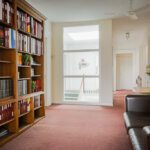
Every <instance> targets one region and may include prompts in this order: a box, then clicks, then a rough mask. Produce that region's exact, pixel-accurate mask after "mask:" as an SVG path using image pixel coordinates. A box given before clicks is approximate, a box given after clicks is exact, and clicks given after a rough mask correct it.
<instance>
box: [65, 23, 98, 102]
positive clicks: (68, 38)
mask: <svg viewBox="0 0 150 150" xmlns="http://www.w3.org/2000/svg"><path fill="white" fill-rule="evenodd" d="M63 33H64V36H63V40H64V42H63V74H64V75H63V78H64V79H63V82H64V102H65V103H72V104H73V103H80V104H81V103H82V104H85V103H89V104H94V105H95V104H96V105H98V104H99V25H88V26H74V27H64V32H63Z"/></svg>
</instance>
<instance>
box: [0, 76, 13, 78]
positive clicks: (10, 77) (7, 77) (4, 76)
mask: <svg viewBox="0 0 150 150" xmlns="http://www.w3.org/2000/svg"><path fill="white" fill-rule="evenodd" d="M11 78H12V77H11V76H0V79H11Z"/></svg>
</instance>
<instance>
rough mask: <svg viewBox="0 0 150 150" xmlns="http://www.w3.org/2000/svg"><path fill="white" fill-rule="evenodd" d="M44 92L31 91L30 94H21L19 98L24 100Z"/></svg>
mask: <svg viewBox="0 0 150 150" xmlns="http://www.w3.org/2000/svg"><path fill="white" fill-rule="evenodd" d="M42 94H44V92H43V91H39V92H34V93H30V94H26V95H23V96H19V98H18V100H19V101H20V100H22V99H26V98H30V97H34V96H37V95H42Z"/></svg>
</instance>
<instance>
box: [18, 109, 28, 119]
mask: <svg viewBox="0 0 150 150" xmlns="http://www.w3.org/2000/svg"><path fill="white" fill-rule="evenodd" d="M29 113H30V111H29V112H26V113H23V114H20V115H19V118H20V117H23V116H25V115H27V114H29Z"/></svg>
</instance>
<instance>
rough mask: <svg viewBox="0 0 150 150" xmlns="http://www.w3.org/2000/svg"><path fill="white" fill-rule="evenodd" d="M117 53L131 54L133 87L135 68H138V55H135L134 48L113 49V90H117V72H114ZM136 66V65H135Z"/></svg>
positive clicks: (135, 74)
mask: <svg viewBox="0 0 150 150" xmlns="http://www.w3.org/2000/svg"><path fill="white" fill-rule="evenodd" d="M118 54H131V55H132V62H133V64H132V67H133V71H132V85H133V87H134V86H135V85H136V84H135V81H134V79H136V76H137V71H138V70H137V68H138V65H137V62H138V60H137V58H138V56H136V51H135V50H127V49H125V50H114V51H113V66H114V67H113V75H114V76H113V81H114V82H113V90H114V91H116V90H117V82H116V81H117V73H116V70H117V55H118ZM136 66H137V67H136Z"/></svg>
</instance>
